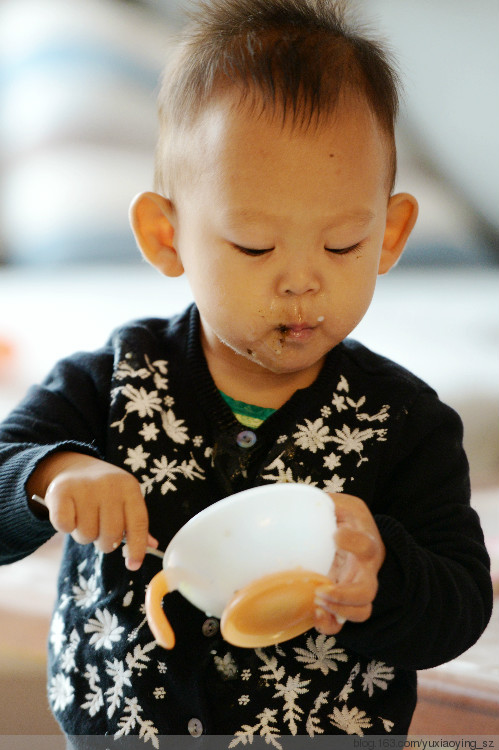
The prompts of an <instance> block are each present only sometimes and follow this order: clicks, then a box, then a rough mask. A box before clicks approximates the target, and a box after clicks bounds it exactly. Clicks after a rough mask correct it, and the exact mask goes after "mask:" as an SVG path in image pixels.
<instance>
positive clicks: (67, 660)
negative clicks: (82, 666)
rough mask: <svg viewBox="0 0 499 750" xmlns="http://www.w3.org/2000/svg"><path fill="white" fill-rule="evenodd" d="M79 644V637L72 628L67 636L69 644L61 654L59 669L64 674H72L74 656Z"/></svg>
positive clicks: (74, 662)
mask: <svg viewBox="0 0 499 750" xmlns="http://www.w3.org/2000/svg"><path fill="white" fill-rule="evenodd" d="M79 643H80V636H79V635H78V631H77V630H76V628H73V630H72V631H71V635H70V636H69V644H68V645H67V646H66V648H65V649H64V650H63V652H62V654H61V667H62V669H63V670H64V671H65V672H72V671H73V670H74V669H75V668H76V661H75V654H76V650H77V648H78V645H79Z"/></svg>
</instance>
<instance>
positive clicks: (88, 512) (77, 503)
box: [28, 452, 158, 570]
mask: <svg viewBox="0 0 499 750" xmlns="http://www.w3.org/2000/svg"><path fill="white" fill-rule="evenodd" d="M28 493H29V495H30V497H31V495H32V494H35V493H36V494H38V495H41V496H43V495H45V503H46V506H47V508H48V512H49V517H50V522H51V523H52V525H53V526H54V528H55V529H57V530H58V531H62V532H65V533H68V534H71V536H72V537H73V539H74V540H75V541H76V542H78V544H90V542H94V544H95V546H96V547H97V548H98V549H99V550H101V551H102V552H112V551H113V550H115V549H116V548H117V547H118V546H119V545H120V544H121V541H122V538H123V535H124V534H126V538H127V560H126V566H127V568H128V569H129V570H138V569H139V568H140V566H141V565H142V562H143V560H144V556H145V552H146V547H147V546H148V545H149V546H152V547H157V544H158V543H157V541H156V540H155V539H153V537H151V536H150V535H149V533H148V528H149V517H148V513H147V508H146V504H145V502H144V498H143V496H142V493H141V490H140V485H139V483H138V482H137V480H136V479H135V477H134V476H132V474H129V473H128V472H127V471H125V470H124V469H120V468H119V467H118V466H114V465H113V464H109V463H107V462H105V461H100V460H99V459H97V458H92V457H91V456H86V455H84V454H81V453H70V452H67V453H66V452H65V453H56V454H53V455H52V456H49V457H48V458H46V459H45V460H44V461H42V462H41V464H40V465H39V466H38V467H37V469H36V470H35V472H34V473H33V475H32V476H31V478H30V480H29V482H28Z"/></svg>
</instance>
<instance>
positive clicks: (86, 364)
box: [0, 349, 113, 564]
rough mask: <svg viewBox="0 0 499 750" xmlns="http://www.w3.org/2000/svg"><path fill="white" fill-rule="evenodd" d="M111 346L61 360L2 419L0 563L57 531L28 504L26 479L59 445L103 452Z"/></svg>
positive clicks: (65, 448) (98, 454) (61, 448)
mask: <svg viewBox="0 0 499 750" xmlns="http://www.w3.org/2000/svg"><path fill="white" fill-rule="evenodd" d="M112 362H113V355H112V350H111V349H103V350H100V351H99V352H96V353H94V354H77V355H74V356H73V357H71V358H68V359H66V360H62V361H61V362H59V363H58V364H57V365H56V366H55V367H54V369H53V370H52V372H51V373H50V374H49V375H48V377H47V378H46V379H45V381H44V382H43V383H42V384H41V385H37V386H33V387H32V388H31V389H30V390H29V391H28V393H27V395H26V397H25V398H24V400H23V401H22V402H21V403H20V404H19V406H18V407H17V408H16V409H14V411H12V412H11V414H10V415H9V416H8V417H7V418H6V419H5V421H4V422H3V423H2V424H1V425H0V564H4V563H10V562H15V561H16V560H19V559H21V558H22V557H26V556H27V555H29V554H30V553H31V552H34V551H35V550H36V549H37V548H38V547H39V546H40V545H41V544H43V543H44V542H46V541H47V540H48V539H49V538H50V537H51V536H52V535H53V534H54V533H55V531H54V529H53V527H52V525H51V524H50V522H49V521H48V520H41V519H39V518H37V517H36V516H35V515H34V514H33V513H32V512H31V510H30V508H29V506H28V497H27V493H26V483H27V481H28V479H29V477H30V476H31V474H32V473H33V471H34V470H35V469H36V467H37V466H38V464H39V463H40V462H41V461H42V460H43V459H44V458H46V457H47V456H49V455H50V454H52V453H55V452H58V451H76V452H79V453H85V454H87V455H91V456H95V457H97V458H103V457H104V455H105V443H106V430H107V414H108V411H109V398H110V396H109V383H110V378H111V370H112Z"/></svg>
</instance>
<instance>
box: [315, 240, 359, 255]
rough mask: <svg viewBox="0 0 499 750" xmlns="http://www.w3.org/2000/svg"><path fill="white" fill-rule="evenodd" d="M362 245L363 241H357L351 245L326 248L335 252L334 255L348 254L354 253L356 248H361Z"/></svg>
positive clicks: (330, 251) (327, 250)
mask: <svg viewBox="0 0 499 750" xmlns="http://www.w3.org/2000/svg"><path fill="white" fill-rule="evenodd" d="M361 246H362V242H357V243H356V244H355V245H350V247H340V248H334V247H325V248H324V250H326V252H328V253H333V254H334V255H347V253H353V252H355V250H359V248H360V247H361Z"/></svg>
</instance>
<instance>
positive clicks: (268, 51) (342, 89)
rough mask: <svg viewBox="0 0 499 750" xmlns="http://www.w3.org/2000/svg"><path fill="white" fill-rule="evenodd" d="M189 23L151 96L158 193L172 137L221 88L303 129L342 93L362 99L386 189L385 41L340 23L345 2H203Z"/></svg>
mask: <svg viewBox="0 0 499 750" xmlns="http://www.w3.org/2000/svg"><path fill="white" fill-rule="evenodd" d="M190 18H191V23H190V24H189V25H187V26H186V28H185V30H184V32H183V34H182V35H181V38H180V40H179V45H178V47H177V49H176V53H175V55H174V57H173V59H172V61H171V63H170V65H169V66H168V67H167V69H166V70H165V72H164V74H163V80H162V85H161V89H160V94H159V99H158V104H159V114H160V134H159V142H158V150H157V156H156V189H158V190H160V191H162V192H165V187H166V184H165V179H164V178H165V167H166V171H167V172H168V170H169V164H168V160H169V158H172V157H173V154H172V149H171V148H170V149H169V148H168V144H170V145H171V143H172V138H173V137H174V134H175V132H176V131H177V132H181V131H183V130H185V129H188V128H189V126H190V124H192V123H193V122H195V118H196V115H197V114H198V113H200V112H201V111H202V110H203V108H204V107H205V106H206V105H207V103H208V102H209V101H210V100H211V99H212V97H213V96H214V95H216V94H217V93H220V92H222V91H223V90H225V89H227V88H234V89H239V91H240V94H241V99H248V98H249V99H250V101H251V103H252V104H254V105H257V104H260V106H263V109H264V110H267V109H268V108H270V109H273V110H274V111H276V110H278V109H280V111H281V112H282V116H283V118H284V119H287V118H289V117H292V119H293V122H295V123H296V124H298V125H300V126H303V127H309V126H310V125H311V124H312V123H314V122H315V123H316V124H318V123H319V122H320V120H321V118H322V117H323V116H327V115H331V114H332V113H333V112H334V110H335V108H336V106H337V104H338V102H339V100H340V98H341V97H342V96H344V95H350V96H351V95H354V96H357V97H359V98H362V99H363V100H364V101H365V102H366V104H367V105H368V107H369V108H370V109H371V111H372V112H373V114H374V116H375V117H376V119H377V121H378V123H379V124H380V125H381V127H382V129H383V131H384V133H385V134H386V135H387V137H388V142H389V146H390V152H391V164H390V172H391V174H390V180H391V189H393V184H394V181H395V172H396V149H395V135H394V130H395V121H396V117H397V113H398V103H399V85H400V84H399V77H398V74H397V72H396V69H395V65H394V63H393V61H392V60H391V55H390V53H389V51H388V49H387V47H386V45H385V44H384V43H382V42H380V41H379V40H375V39H374V38H373V37H372V36H371V35H370V34H369V33H368V32H367V31H366V29H365V27H364V26H363V25H362V24H361V23H359V22H357V21H348V20H347V10H346V3H345V1H344V0H339V1H337V2H335V1H334V0H203V1H202V2H200V3H198V6H197V9H196V10H195V11H194V12H193V13H191V14H190ZM169 152H170V153H169ZM165 161H166V164H165ZM169 181H170V180H168V182H169Z"/></svg>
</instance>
